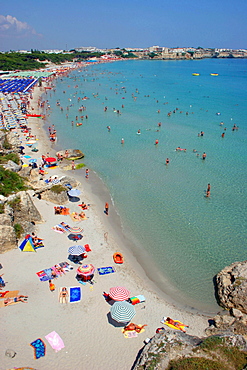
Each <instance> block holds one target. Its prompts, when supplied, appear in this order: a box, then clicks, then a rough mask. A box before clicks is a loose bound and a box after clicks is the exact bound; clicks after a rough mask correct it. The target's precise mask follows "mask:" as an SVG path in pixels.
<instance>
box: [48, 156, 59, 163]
mask: <svg viewBox="0 0 247 370" xmlns="http://www.w3.org/2000/svg"><path fill="white" fill-rule="evenodd" d="M45 161H46V162H48V163H53V162H56V161H57V160H56V158H53V157H48V158H46V159H45Z"/></svg>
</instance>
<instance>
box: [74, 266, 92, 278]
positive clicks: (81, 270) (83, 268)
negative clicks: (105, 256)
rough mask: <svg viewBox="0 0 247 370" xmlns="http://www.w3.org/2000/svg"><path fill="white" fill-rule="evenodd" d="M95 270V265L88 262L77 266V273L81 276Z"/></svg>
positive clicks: (88, 274)
mask: <svg viewBox="0 0 247 370" xmlns="http://www.w3.org/2000/svg"><path fill="white" fill-rule="evenodd" d="M94 271H95V267H94V266H93V265H91V263H89V264H88V265H83V266H80V267H78V269H77V274H78V275H81V276H85V277H87V276H90V275H93V274H94Z"/></svg>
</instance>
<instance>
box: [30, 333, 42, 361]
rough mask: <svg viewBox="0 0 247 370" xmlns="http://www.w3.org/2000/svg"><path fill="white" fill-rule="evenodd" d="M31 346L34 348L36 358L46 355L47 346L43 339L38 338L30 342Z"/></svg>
mask: <svg viewBox="0 0 247 370" xmlns="http://www.w3.org/2000/svg"><path fill="white" fill-rule="evenodd" d="M30 346H32V347H33V348H34V357H35V359H36V360H37V359H39V358H40V357H42V356H45V350H46V347H45V343H44V342H43V340H42V339H40V338H38V339H36V340H35V341H33V342H32V343H30Z"/></svg>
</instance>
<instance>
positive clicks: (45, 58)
mask: <svg viewBox="0 0 247 370" xmlns="http://www.w3.org/2000/svg"><path fill="white" fill-rule="evenodd" d="M101 55H102V53H87V52H76V51H75V50H74V51H72V52H70V53H45V52H43V51H38V50H31V52H30V53H19V52H14V51H12V52H9V53H0V69H1V70H3V71H15V70H21V71H25V70H33V69H40V68H44V67H45V66H46V65H47V64H49V63H53V64H61V63H64V62H72V61H74V62H76V61H82V60H85V59H88V58H89V57H90V58H92V57H100V56H101Z"/></svg>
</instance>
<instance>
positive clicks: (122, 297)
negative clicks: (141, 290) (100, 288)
mask: <svg viewBox="0 0 247 370" xmlns="http://www.w3.org/2000/svg"><path fill="white" fill-rule="evenodd" d="M109 296H110V297H111V298H112V299H114V301H126V299H128V298H129V297H130V291H129V290H128V289H126V288H124V287H122V286H115V287H113V288H111V289H110V290H109Z"/></svg>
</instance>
